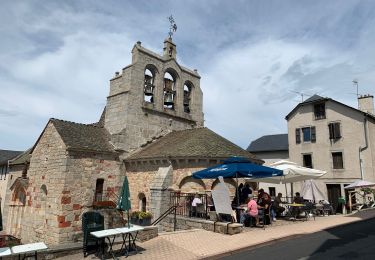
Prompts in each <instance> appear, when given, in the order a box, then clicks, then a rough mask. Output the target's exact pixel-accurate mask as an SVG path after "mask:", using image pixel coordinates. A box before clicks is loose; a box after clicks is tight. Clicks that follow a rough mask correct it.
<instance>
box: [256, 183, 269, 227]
mask: <svg viewBox="0 0 375 260" xmlns="http://www.w3.org/2000/svg"><path fill="white" fill-rule="evenodd" d="M257 204H258V211H259V212H258V214H259V216H262V215H264V216H268V219H267V218H265V219H264V220H263V221H264V223H265V224H267V225H268V224H269V222H270V221H269V220H270V218H271V216H269V215H268V214H267V213H268V210H269V208H270V207H271V196H270V195H269V194H268V193H267V192H265V191H264V190H263V189H260V190H259V191H258V200H257Z"/></svg>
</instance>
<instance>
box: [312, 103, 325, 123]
mask: <svg viewBox="0 0 375 260" xmlns="http://www.w3.org/2000/svg"><path fill="white" fill-rule="evenodd" d="M314 115H315V119H316V120H319V119H325V118H326V107H325V104H324V103H320V104H315V105H314Z"/></svg>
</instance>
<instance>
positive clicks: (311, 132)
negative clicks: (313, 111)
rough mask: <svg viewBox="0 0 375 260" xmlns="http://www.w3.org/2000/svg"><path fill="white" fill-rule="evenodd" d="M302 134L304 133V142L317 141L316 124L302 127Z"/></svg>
mask: <svg viewBox="0 0 375 260" xmlns="http://www.w3.org/2000/svg"><path fill="white" fill-rule="evenodd" d="M302 134H303V142H305V143H308V142H312V143H314V142H315V141H316V131H315V126H311V127H304V128H302Z"/></svg>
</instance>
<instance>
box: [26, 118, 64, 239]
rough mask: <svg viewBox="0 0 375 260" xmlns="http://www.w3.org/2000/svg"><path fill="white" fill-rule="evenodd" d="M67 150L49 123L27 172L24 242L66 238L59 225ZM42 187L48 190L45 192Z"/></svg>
mask: <svg viewBox="0 0 375 260" xmlns="http://www.w3.org/2000/svg"><path fill="white" fill-rule="evenodd" d="M65 148H66V147H65V145H64V143H63V142H62V140H61V138H60V136H59V134H58V132H57V131H56V129H55V127H54V126H53V124H52V123H51V122H50V123H48V124H47V126H46V128H45V129H44V132H43V133H42V135H41V138H40V139H39V141H38V143H37V145H36V147H35V148H34V150H33V155H32V157H31V159H30V167H29V170H28V172H27V177H28V182H29V184H28V188H27V193H26V206H25V213H24V217H23V218H22V224H21V227H22V230H21V239H22V242H23V243H29V242H35V241H44V242H46V243H47V244H56V243H59V242H60V238H61V237H62V236H67V234H66V233H65V235H64V234H63V231H62V230H61V229H60V227H59V222H58V217H59V216H60V215H61V203H63V202H64V201H65V200H64V197H63V196H62V191H63V190H64V185H65V180H64V178H65V173H66V160H67V155H66V151H65ZM43 185H45V187H46V190H43V189H42V186H43Z"/></svg>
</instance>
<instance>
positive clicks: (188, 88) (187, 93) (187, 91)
mask: <svg viewBox="0 0 375 260" xmlns="http://www.w3.org/2000/svg"><path fill="white" fill-rule="evenodd" d="M192 90H193V84H192V83H191V82H189V81H187V82H185V84H184V101H183V103H184V112H185V113H190V106H191V96H192V95H191V93H192Z"/></svg>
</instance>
